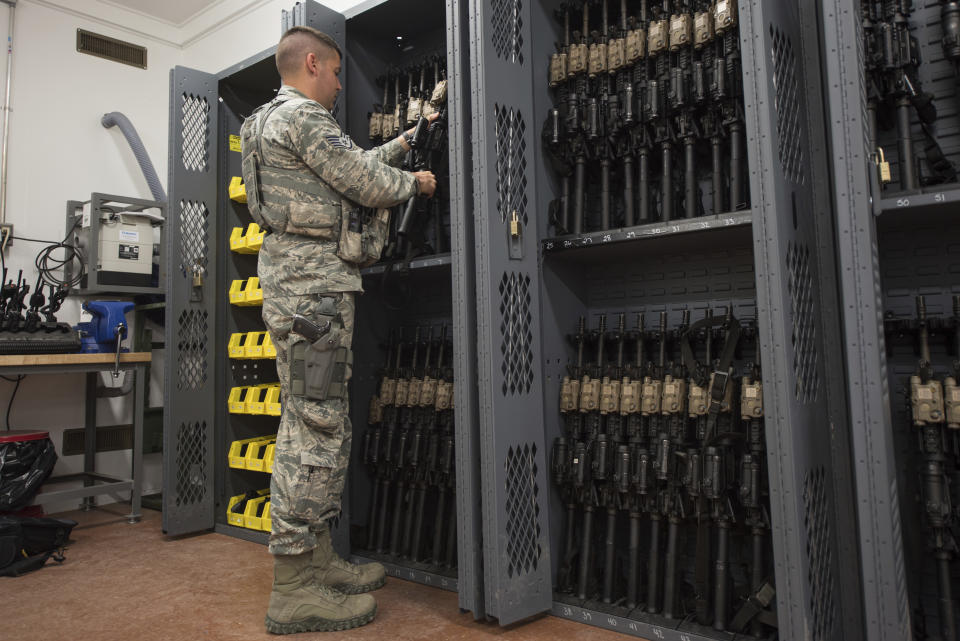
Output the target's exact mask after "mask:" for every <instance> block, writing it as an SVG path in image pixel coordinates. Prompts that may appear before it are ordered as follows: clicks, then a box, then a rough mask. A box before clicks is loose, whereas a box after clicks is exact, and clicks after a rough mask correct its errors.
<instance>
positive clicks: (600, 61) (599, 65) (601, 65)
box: [587, 42, 607, 78]
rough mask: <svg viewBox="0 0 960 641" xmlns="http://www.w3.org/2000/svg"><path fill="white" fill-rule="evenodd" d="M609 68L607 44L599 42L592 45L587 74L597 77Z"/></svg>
mask: <svg viewBox="0 0 960 641" xmlns="http://www.w3.org/2000/svg"><path fill="white" fill-rule="evenodd" d="M606 70H607V45H606V43H603V42H597V43H594V44H592V45H590V66H589V68H588V70H587V75H589V76H590V77H591V78H595V77H596V76H599V75H600V74H602V73H604V72H605V71H606Z"/></svg>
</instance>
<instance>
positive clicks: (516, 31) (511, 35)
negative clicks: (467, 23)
mask: <svg viewBox="0 0 960 641" xmlns="http://www.w3.org/2000/svg"><path fill="white" fill-rule="evenodd" d="M491 8H492V9H493V11H492V12H491V14H492V20H493V48H494V50H495V51H496V52H497V57H498V58H503V59H504V60H507V61H509V62H514V63H517V64H519V65H522V64H523V51H522V49H523V34H522V29H523V20H522V19H521V18H520V11H521V10H522V8H523V3H522V2H520V0H493V2H492V7H491Z"/></svg>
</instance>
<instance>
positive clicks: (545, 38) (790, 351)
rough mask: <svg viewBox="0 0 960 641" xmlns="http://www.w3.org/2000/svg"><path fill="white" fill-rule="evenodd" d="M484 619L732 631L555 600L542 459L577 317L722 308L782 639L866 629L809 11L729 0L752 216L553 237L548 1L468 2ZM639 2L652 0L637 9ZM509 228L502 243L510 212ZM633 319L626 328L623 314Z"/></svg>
mask: <svg viewBox="0 0 960 641" xmlns="http://www.w3.org/2000/svg"><path fill="white" fill-rule="evenodd" d="M469 4H470V28H471V48H472V51H471V55H472V65H471V70H472V77H471V88H472V97H473V105H472V115H473V129H472V143H473V159H474V165H473V175H474V180H473V182H474V200H475V206H474V210H475V212H476V216H475V220H476V228H477V314H478V315H477V331H478V357H479V393H480V435H481V442H482V445H481V465H482V471H481V479H482V492H483V514H484V519H483V523H484V531H483V545H484V550H483V558H484V561H485V563H484V567H483V570H484V580H483V586H484V589H485V592H486V598H485V604H486V611H487V613H488V614H489V615H490V616H491V617H495V618H496V619H498V620H499V622H500V623H501V624H504V625H505V624H508V623H511V622H514V621H517V620H520V619H523V618H525V617H529V616H531V615H534V614H536V613H539V612H544V611H551V612H552V613H553V614H554V615H557V616H560V617H565V618H569V619H574V620H578V621H583V622H587V623H590V624H592V625H597V626H601V627H606V628H610V629H615V630H618V631H621V632H626V633H628V634H633V635H636V636H643V637H646V638H650V639H676V640H678V641H686V640H688V639H708V638H729V637H730V634H729V633H724V632H719V633H718V632H714V631H713V630H712V629H708V628H703V627H701V626H697V625H696V624H694V623H689V622H688V621H686V620H683V619H673V620H671V619H666V618H663V617H661V616H657V615H647V614H646V613H644V612H643V611H642V610H643V608H636V609H634V610H630V609H627V608H626V607H620V606H617V605H605V604H602V603H600V602H599V601H594V600H583V599H578V598H574V597H570V596H569V595H561V594H558V593H557V592H555V586H556V585H557V580H558V576H557V574H558V570H559V568H560V566H561V564H562V562H563V559H562V558H561V556H562V550H561V549H560V536H561V534H560V532H561V529H562V521H563V517H562V513H563V502H562V501H561V497H560V494H559V492H558V490H557V488H556V487H555V486H554V484H553V483H552V481H551V478H550V474H551V472H550V470H551V467H550V465H551V461H550V450H551V446H552V444H553V441H554V439H555V437H557V436H560V435H561V424H562V422H561V415H560V413H559V412H558V409H557V407H558V403H557V399H558V398H559V393H560V382H561V378H562V377H563V376H564V375H565V373H566V366H567V365H568V364H569V363H570V362H571V358H572V355H571V350H570V347H569V346H568V344H567V342H566V340H565V334H568V333H570V332H572V331H573V329H574V327H573V326H574V324H575V323H576V319H577V317H578V316H584V317H586V319H587V325H588V327H589V328H594V327H596V326H597V320H598V317H599V316H601V315H604V314H606V315H608V316H609V317H610V318H611V319H613V318H615V317H616V316H615V315H616V314H617V313H619V312H627V318H629V319H631V321H632V319H633V317H634V312H640V311H644V312H646V316H647V323H648V325H649V324H650V323H651V320H650V318H651V317H653V316H656V315H658V313H659V312H661V311H666V312H667V313H668V315H669V318H670V325H671V326H676V325H677V324H678V320H679V318H680V316H681V314H682V312H683V311H684V310H689V311H691V312H692V317H693V320H697V319H698V318H701V317H702V315H703V313H704V310H705V309H707V308H713V309H719V308H722V307H724V306H726V305H732V307H733V309H734V311H735V313H736V314H737V316H738V317H740V318H744V319H747V318H751V317H753V318H755V319H756V328H757V331H758V332H759V336H760V341H761V360H762V363H763V368H762V371H763V383H764V405H765V414H766V439H767V452H768V455H767V458H766V461H765V464H764V468H765V469H767V470H769V487H770V507H771V514H770V518H771V525H772V557H773V567H774V574H775V584H776V592H777V596H776V612H777V615H778V620H779V636H780V638H783V639H816V640H827V639H840V638H843V639H858V638H867V637H868V635H865V634H864V633H863V631H862V629H861V627H862V626H861V621H860V608H861V605H860V586H859V568H858V567H857V563H858V560H857V547H856V538H857V535H856V522H855V520H854V518H853V487H852V479H851V469H850V468H851V463H850V461H851V459H850V453H849V445H848V441H847V439H848V436H847V434H846V432H845V426H846V425H847V409H846V400H845V390H844V385H843V378H842V377H843V361H842V358H841V356H842V353H841V351H840V344H841V339H842V336H841V332H840V330H839V328H838V327H837V326H836V325H835V324H834V323H832V322H831V319H833V318H836V317H837V315H838V314H839V312H840V309H839V307H838V292H837V291H836V287H835V284H834V272H835V269H836V266H835V260H836V257H835V253H834V251H835V250H834V227H833V214H832V209H831V203H830V201H829V197H830V194H829V190H828V182H827V169H826V162H827V154H826V142H827V141H826V138H825V135H824V134H823V132H824V114H823V105H822V104H821V103H820V102H819V95H820V84H819V83H820V64H821V60H820V55H821V54H820V45H819V40H818V28H819V25H818V13H819V7H818V3H816V2H811V1H807V0H794V1H789V2H761V1H760V0H743V1H741V2H739V3H738V5H739V16H740V29H741V31H740V33H741V35H740V45H741V50H742V68H743V70H744V72H743V91H744V101H745V111H746V113H745V114H744V115H745V118H744V123H745V127H746V141H747V160H748V164H749V183H750V184H749V191H750V201H751V208H750V209H749V210H746V211H734V212H730V213H727V214H720V215H717V216H710V217H702V218H695V219H692V220H679V221H675V222H671V223H667V224H657V223H654V224H651V225H646V226H640V227H635V228H631V229H613V230H610V231H608V232H590V233H585V234H582V235H578V236H562V237H559V238H551V237H550V233H551V230H550V229H549V228H548V221H547V204H548V203H549V202H550V201H551V200H553V199H554V198H556V197H559V196H560V195H561V194H560V185H559V184H558V182H557V179H556V178H555V177H554V175H553V174H552V172H551V171H549V169H548V166H547V161H546V160H545V153H544V149H543V148H542V145H541V143H540V141H539V132H540V130H541V125H542V124H543V121H544V120H543V119H544V118H546V117H547V114H548V111H549V109H550V108H551V107H552V106H553V102H552V101H551V99H550V93H549V91H548V87H547V74H546V73H545V72H546V70H547V68H548V63H549V59H550V55H551V54H552V53H554V43H555V42H557V41H562V37H563V36H562V26H561V24H560V23H558V21H557V20H556V18H555V17H554V11H555V10H556V9H558V8H559V7H560V3H559V2H548V1H541V0H537V1H533V2H522V0H502V1H501V0H471V2H470V3H469ZM650 4H651V5H653V4H654V3H652V2H651V3H650ZM514 213H515V214H516V220H517V222H519V226H520V233H519V235H516V234H511V220H512V219H514ZM631 326H632V322H631Z"/></svg>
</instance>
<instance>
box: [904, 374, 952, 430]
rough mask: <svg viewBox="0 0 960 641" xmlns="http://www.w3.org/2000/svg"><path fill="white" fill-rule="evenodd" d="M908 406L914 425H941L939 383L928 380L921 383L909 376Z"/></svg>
mask: <svg viewBox="0 0 960 641" xmlns="http://www.w3.org/2000/svg"><path fill="white" fill-rule="evenodd" d="M910 405H911V407H912V409H913V424H914V425H917V426H923V425H937V424H939V423H943V419H944V411H943V387H942V386H941V385H940V381H936V380H933V379H930V380H929V381H927V382H926V383H923V382H921V381H920V377H919V376H911V377H910Z"/></svg>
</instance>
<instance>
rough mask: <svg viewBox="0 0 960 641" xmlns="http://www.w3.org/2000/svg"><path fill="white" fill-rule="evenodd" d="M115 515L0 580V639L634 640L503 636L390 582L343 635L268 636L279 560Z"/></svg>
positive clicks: (510, 631) (557, 633)
mask: <svg viewBox="0 0 960 641" xmlns="http://www.w3.org/2000/svg"><path fill="white" fill-rule="evenodd" d="M128 511H129V508H128V507H127V506H125V505H123V504H112V505H107V506H105V507H102V508H99V509H97V510H94V511H91V512H69V513H66V514H62V515H58V516H64V517H66V518H72V519H74V520H76V521H78V522H79V523H80V525H78V526H77V527H76V528H74V530H73V536H72V539H73V543H71V545H70V547H69V548H68V549H67V552H66V557H67V559H66V562H65V563H64V564H63V565H57V564H54V563H48V565H47V566H46V567H44V568H43V569H41V570H39V571H37V572H34V573H32V574H28V575H26V576H22V577H17V578H0V613H2V615H0V621H2V630H3V632H2V633H0V637H2V638H3V639H10V640H11V641H13V640H17V641H34V640H36V641H41V640H42V641H48V640H50V639H70V640H71V641H85V640H87V639H89V640H96V641H114V640H115V641H151V640H156V641H180V640H182V641H197V640H199V639H237V640H240V639H242V640H244V641H250V640H255V639H272V640H274V641H276V640H277V639H280V638H290V639H297V640H300V639H323V640H335V639H391V640H393V639H396V640H398V641H418V640H421V639H422V640H424V641H426V640H429V641H438V640H440V639H456V640H473V639H491V640H492V639H499V640H502V641H536V640H539V639H543V640H547V639H550V640H553V639H564V640H566V639H577V640H582V641H627V640H628V639H634V638H635V637H628V636H625V635H622V634H618V633H615V632H609V631H606V630H601V629H598V628H593V627H590V626H585V625H581V624H578V623H574V622H572V621H566V620H563V619H558V618H555V617H550V616H544V617H540V618H537V619H534V620H532V621H528V622H526V623H524V624H520V625H514V626H510V627H507V628H501V627H498V626H496V625H494V624H489V623H477V622H476V621H474V619H473V615H472V614H470V613H466V614H463V613H461V612H460V611H459V608H458V607H457V596H456V594H454V593H452V592H447V591H444V590H440V589H438V588H430V587H426V586H422V585H419V584H416V583H411V582H408V581H402V580H399V579H393V578H388V579H387V585H386V586H384V587H383V588H381V589H380V590H377V591H376V592H375V593H374V595H375V596H376V598H377V602H378V606H379V612H378V614H377V618H376V619H375V620H374V621H373V623H371V624H369V625H367V626H364V627H362V628H357V629H355V630H350V631H347V632H337V633H305V634H297V635H291V636H289V637H278V636H274V635H271V634H268V633H267V632H266V631H265V629H264V626H263V617H264V613H265V612H266V607H267V595H268V594H269V591H270V585H271V581H272V579H273V574H272V567H273V564H272V560H271V558H270V555H269V554H267V551H266V549H265V548H264V546H262V545H258V544H256V543H250V542H247V541H242V540H239V539H235V538H232V537H229V536H224V535H221V534H201V535H196V536H189V537H182V538H178V539H171V538H168V537H165V536H164V535H163V534H162V532H161V529H160V513H159V512H155V511H153V510H144V518H143V521H142V522H140V523H138V524H135V525H129V524H127V523H126V521H125V519H124V514H125V513H126V512H128Z"/></svg>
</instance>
